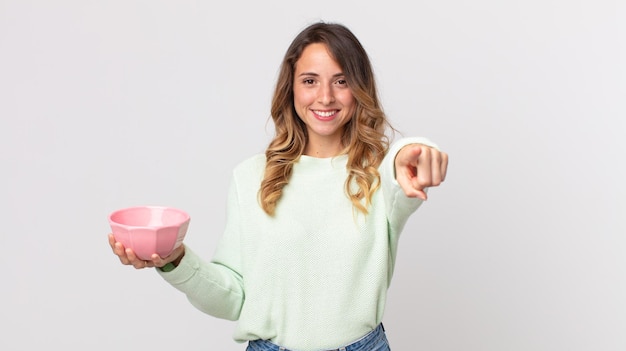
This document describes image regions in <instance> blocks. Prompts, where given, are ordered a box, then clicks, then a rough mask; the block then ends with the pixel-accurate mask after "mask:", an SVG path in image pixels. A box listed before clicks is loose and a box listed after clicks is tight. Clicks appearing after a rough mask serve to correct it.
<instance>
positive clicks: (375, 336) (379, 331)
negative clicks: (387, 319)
mask: <svg viewBox="0 0 626 351" xmlns="http://www.w3.org/2000/svg"><path fill="white" fill-rule="evenodd" d="M383 337H385V327H383V324H382V323H381V324H379V325H378V326H377V327H376V328H375V329H374V330H372V331H371V332H369V333H367V334H366V335H365V336H363V337H361V338H360V339H358V340H357V341H354V342H353V343H351V344H349V345H346V346H342V347H339V348H336V349H330V350H326V351H365V350H370V349H371V346H370V345H375V344H376V343H377V342H378V341H379V340H380V339H381V338H383ZM247 350H252V351H294V350H291V349H288V348H285V347H282V346H279V345H276V344H274V343H273V342H271V341H269V340H251V341H250V342H249V347H248V349H247Z"/></svg>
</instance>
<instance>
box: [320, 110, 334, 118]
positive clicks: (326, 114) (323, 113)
mask: <svg viewBox="0 0 626 351" xmlns="http://www.w3.org/2000/svg"><path fill="white" fill-rule="evenodd" d="M336 112H337V111H315V114H318V115H320V116H322V117H330V116H332V115H334V114H335V113H336Z"/></svg>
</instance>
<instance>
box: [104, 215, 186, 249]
mask: <svg viewBox="0 0 626 351" xmlns="http://www.w3.org/2000/svg"><path fill="white" fill-rule="evenodd" d="M189 221H190V217H189V214H187V213H186V212H185V211H182V210H179V209H176V208H172V207H164V206H136V207H128V208H123V209H120V210H117V211H114V212H113V213H111V214H110V215H109V224H110V225H111V230H112V232H113V236H114V237H115V240H117V241H119V242H121V243H122V244H123V245H124V247H127V248H131V249H133V251H134V252H135V254H136V255H137V257H139V258H140V259H142V260H149V259H150V257H151V256H152V254H154V253H156V254H158V255H159V256H161V257H166V256H168V255H169V254H171V253H172V251H174V249H175V248H177V247H178V246H180V245H181V244H182V243H183V239H184V238H185V235H186V234H187V228H188V227H189Z"/></svg>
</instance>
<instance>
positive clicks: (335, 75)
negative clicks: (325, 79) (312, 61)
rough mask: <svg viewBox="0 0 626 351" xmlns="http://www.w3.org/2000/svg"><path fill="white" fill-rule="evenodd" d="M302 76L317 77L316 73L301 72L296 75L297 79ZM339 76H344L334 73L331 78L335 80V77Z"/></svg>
mask: <svg viewBox="0 0 626 351" xmlns="http://www.w3.org/2000/svg"><path fill="white" fill-rule="evenodd" d="M302 76H314V77H319V74H318V73H315V72H302V73H300V74H299V75H298V77H302ZM341 76H345V74H344V73H343V72H339V73H335V74H333V78H337V77H341Z"/></svg>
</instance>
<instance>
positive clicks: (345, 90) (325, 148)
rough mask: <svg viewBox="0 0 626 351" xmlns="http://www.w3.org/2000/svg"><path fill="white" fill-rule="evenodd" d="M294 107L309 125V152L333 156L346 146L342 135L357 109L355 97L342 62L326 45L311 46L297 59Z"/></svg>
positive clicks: (305, 152)
mask: <svg viewBox="0 0 626 351" xmlns="http://www.w3.org/2000/svg"><path fill="white" fill-rule="evenodd" d="M293 96H294V107H295V110H296V113H297V114H298V117H300V119H301V120H302V121H303V122H304V123H305V124H306V127H307V131H308V141H307V145H306V148H305V150H304V154H305V155H309V156H316V157H332V156H336V155H337V154H339V152H340V151H341V150H342V149H343V145H342V144H341V135H342V133H343V129H344V127H345V125H346V123H348V121H350V119H351V118H352V115H353V114H354V111H355V100H354V96H353V95H352V91H351V90H350V88H349V87H348V83H347V82H346V78H345V76H344V74H343V71H342V69H341V67H339V64H338V63H337V62H336V61H335V60H334V59H333V58H332V56H331V55H330V54H329V52H328V49H327V47H326V45H324V44H320V43H315V44H310V45H309V46H307V47H306V48H305V49H304V51H303V52H302V55H301V56H300V59H298V61H297V62H296V66H295V72H294V82H293Z"/></svg>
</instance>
